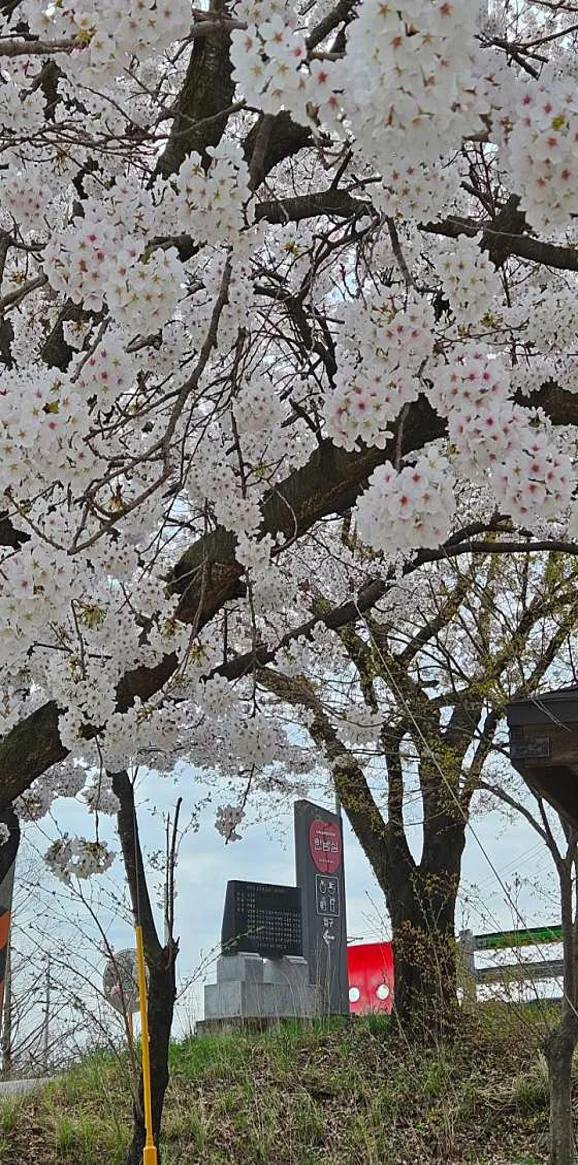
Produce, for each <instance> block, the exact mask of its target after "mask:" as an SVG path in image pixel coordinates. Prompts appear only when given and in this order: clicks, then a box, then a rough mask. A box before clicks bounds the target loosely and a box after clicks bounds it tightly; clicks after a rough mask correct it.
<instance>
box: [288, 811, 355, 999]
mask: <svg viewBox="0 0 578 1165" xmlns="http://www.w3.org/2000/svg"><path fill="white" fill-rule="evenodd" d="M295 863H296V871H297V885H298V886H299V888H300V890H301V904H302V912H303V954H304V955H305V958H306V959H307V962H308V964H309V977H310V979H311V982H312V983H316V984H318V986H319V987H320V989H321V1007H322V1010H323V1011H325V1013H326V1014H329V1015H349V982H348V974H347V928H346V917H345V870H344V864H343V832H342V828H341V821H340V819H339V817H338V816H337V815H336V814H335V813H330V812H329V811H328V810H327V809H321V808H320V807H319V806H318V805H313V804H312V803H311V801H297V802H296V803H295Z"/></svg>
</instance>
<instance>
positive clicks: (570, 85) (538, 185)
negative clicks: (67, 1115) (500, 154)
mask: <svg viewBox="0 0 578 1165" xmlns="http://www.w3.org/2000/svg"><path fill="white" fill-rule="evenodd" d="M504 121H505V124H504V123H503V129H504V137H505V141H506V158H507V161H508V166H509V169H510V171H511V175H512V180H513V183H514V188H515V189H517V190H519V191H520V194H521V207H522V209H523V210H524V212H525V214H526V218H527V220H528V222H529V224H530V226H531V227H533V228H534V230H536V231H544V232H546V233H551V232H552V231H554V230H557V229H559V228H564V227H565V226H567V224H568V223H569V222H570V220H571V219H572V217H573V216H575V215H577V214H578V95H577V93H576V84H575V82H574V81H572V80H571V81H567V80H566V79H564V78H560V77H557V76H555V75H554V76H553V75H552V70H550V69H546V70H545V72H544V74H543V76H542V77H540V79H539V80H534V79H533V78H528V79H527V80H526V83H525V84H523V85H521V86H520V89H519V90H518V92H517V93H516V99H515V104H514V105H513V108H512V109H511V111H510V113H509V116H508V118H507V119H504Z"/></svg>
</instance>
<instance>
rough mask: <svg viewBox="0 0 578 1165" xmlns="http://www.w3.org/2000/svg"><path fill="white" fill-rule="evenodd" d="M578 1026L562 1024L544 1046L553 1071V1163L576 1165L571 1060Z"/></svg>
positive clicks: (551, 1111) (551, 1078) (551, 1102)
mask: <svg viewBox="0 0 578 1165" xmlns="http://www.w3.org/2000/svg"><path fill="white" fill-rule="evenodd" d="M577 1035H578V1032H577V1031H576V1025H575V1024H574V1023H572V1024H567V1023H564V1020H562V1023H561V1024H560V1026H559V1027H558V1028H556V1029H555V1031H553V1032H552V1033H551V1034H550V1036H549V1037H548V1039H547V1041H546V1045H545V1052H546V1059H547V1061H548V1069H549V1072H550V1165H574V1163H575V1161H576V1153H575V1146H574V1130H573V1122H572V1059H573V1054H574V1048H575V1046H576V1037H577Z"/></svg>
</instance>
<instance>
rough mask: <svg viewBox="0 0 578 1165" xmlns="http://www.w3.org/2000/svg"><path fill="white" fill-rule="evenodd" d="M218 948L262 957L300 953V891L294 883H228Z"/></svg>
mask: <svg viewBox="0 0 578 1165" xmlns="http://www.w3.org/2000/svg"><path fill="white" fill-rule="evenodd" d="M221 951H222V954H223V955H236V954H238V953H239V952H240V951H245V952H249V953H253V954H257V955H261V956H262V958H264V959H281V958H282V957H283V955H302V954H303V939H302V932H301V892H300V891H299V890H298V889H297V887H296V886H270V885H268V884H267V883H265V882H227V895H226V898H225V911H224V914H223V926H222V930H221Z"/></svg>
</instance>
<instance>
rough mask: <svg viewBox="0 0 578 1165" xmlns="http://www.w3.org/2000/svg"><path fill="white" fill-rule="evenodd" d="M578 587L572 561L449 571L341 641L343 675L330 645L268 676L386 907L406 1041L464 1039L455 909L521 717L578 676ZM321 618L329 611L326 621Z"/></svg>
mask: <svg viewBox="0 0 578 1165" xmlns="http://www.w3.org/2000/svg"><path fill="white" fill-rule="evenodd" d="M577 579H578V566H577V565H576V563H575V562H574V560H573V559H568V558H565V557H563V556H562V555H558V554H552V555H550V556H544V557H543V558H538V559H534V560H531V559H530V557H529V556H528V555H518V556H515V557H514V556H512V557H509V558H507V559H499V558H497V557H491V556H489V555H486V556H476V557H472V558H471V559H470V560H469V561H463V560H460V563H459V565H458V563H452V562H440V563H438V564H437V565H435V566H431V565H430V566H428V567H424V568H423V570H422V572H421V573H418V572H414V573H413V574H412V575H411V576H410V578H409V579H407V580H406V581H405V582H402V583H400V584H399V587H398V591H397V595H395V598H394V595H393V593H392V594H390V595H389V601H388V604H387V605H384V609H382V610H380V606H379V604H378V605H377V606H376V607H375V608H374V609H373V610H372V611H371V613H369V614H366V615H365V616H364V617H363V618H362V619H359V620H358V625H357V626H356V627H353V626H351V625H348V626H346V627H343V628H341V629H339V630H338V631H337V632H336V633H335V639H336V642H337V646H336V647H335V649H334V651H333V655H332V658H331V664H330V665H329V664H328V662H327V661H328V658H329V657H330V652H329V651H328V649H327V644H326V643H325V642H324V643H323V645H322V647H321V649H319V650H316V649H315V646H314V645H312V646H311V648H310V650H309V651H308V652H306V653H305V654H304V655H303V656H302V660H301V662H303V664H304V665H305V666H304V670H303V671H300V670H298V664H299V662H300V661H299V660H295V659H290V658H288V659H287V660H286V671H285V672H284V671H283V670H279V669H275V668H274V667H273V666H272V665H269V666H268V667H267V668H263V669H262V670H261V671H260V673H259V684H260V686H262V687H263V688H264V689H266V690H267V691H268V692H271V693H274V695H275V696H276V697H277V698H278V700H280V701H281V702H282V704H283V705H284V706H285V708H287V706H290V707H291V708H292V709H293V710H294V715H296V717H297V719H298V721H299V723H300V724H301V725H302V726H303V728H304V729H306V731H307V732H308V734H309V736H310V737H311V739H312V741H313V742H314V743H315V745H316V746H317V748H318V749H320V750H321V751H322V753H323V756H324V758H325V760H326V762H327V764H328V766H329V768H330V771H331V774H332V777H333V781H334V783H335V788H336V790H337V792H338V794H339V797H340V799H341V802H342V805H343V808H344V810H345V812H346V814H347V816H348V818H349V821H350V823H351V825H352V828H353V829H354V831H355V834H356V836H357V838H358V840H359V841H360V843H361V845H362V847H363V849H364V851H365V853H366V855H367V857H368V859H369V861H370V863H371V866H372V869H373V871H374V874H375V876H376V878H377V881H378V883H379V885H380V886H381V888H382V890H383V892H384V894H385V898H386V902H387V907H388V911H389V915H390V918H391V924H392V932H393V945H394V953H395V1011H396V1015H397V1017H398V1019H399V1021H400V1023H401V1024H402V1026H403V1028H404V1030H405V1031H406V1032H409V1031H410V1030H411V1031H413V1032H416V1031H417V1032H421V1033H422V1034H426V1033H432V1032H438V1033H440V1032H441V1033H443V1032H444V1031H446V1030H447V1029H448V1027H452V1026H453V1024H454V1023H455V1019H456V1008H457V996H456V950H455V907H456V899H457V894H458V888H459V883H460V872H461V862H462V855H463V850H464V845H465V841H466V835H467V825H468V822H469V820H470V815H471V811H472V798H473V797H474V794H475V792H476V790H477V789H478V788H479V787H480V783H481V782H482V781H483V775H484V772H485V767H486V765H487V762H488V759H491V757H492V754H493V751H494V750H503V747H504V734H503V715H504V709H505V706H506V704H507V702H508V701H509V700H510V699H513V698H516V697H518V696H522V695H528V694H530V693H532V692H535V691H537V690H538V689H539V687H540V685H541V684H543V682H544V681H545V680H546V679H550V680H552V679H553V678H555V677H556V676H563V677H564V678H565V680H566V681H567V680H568V677H569V676H570V677H571V675H572V659H573V652H572V647H573V644H574V645H575V642H576V640H575V635H574V629H575V627H576V624H577V619H578V593H577V591H576V582H577ZM322 604H323V598H322V596H321V595H318V596H317V597H316V598H315V599H314V600H313V608H314V609H315V610H316V609H318V607H319V606H321V605H322ZM305 656H306V658H305ZM271 713H272V715H275V714H276V705H275V704H273V706H272V708H271ZM416 826H419V830H417V829H416ZM418 832H419V834H420V835H421V844H420V845H419V846H417V845H416V844H415V838H416V833H418ZM416 849H419V850H420V852H419V854H418V855H417V856H416Z"/></svg>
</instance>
